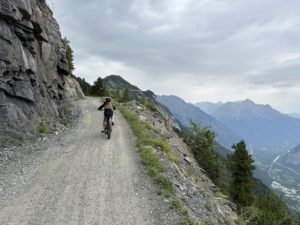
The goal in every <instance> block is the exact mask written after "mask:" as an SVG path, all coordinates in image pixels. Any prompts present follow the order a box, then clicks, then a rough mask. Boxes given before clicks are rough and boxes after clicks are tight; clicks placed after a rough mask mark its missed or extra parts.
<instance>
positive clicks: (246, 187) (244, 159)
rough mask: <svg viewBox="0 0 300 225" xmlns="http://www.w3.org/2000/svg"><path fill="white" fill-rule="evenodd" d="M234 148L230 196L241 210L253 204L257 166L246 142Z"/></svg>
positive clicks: (231, 161) (230, 158) (231, 158)
mask: <svg viewBox="0 0 300 225" xmlns="http://www.w3.org/2000/svg"><path fill="white" fill-rule="evenodd" d="M232 148H233V149H234V150H235V151H234V153H233V154H232V155H231V156H230V157H229V160H230V169H231V172H232V182H231V188H230V194H231V198H232V200H233V201H234V202H235V203H237V204H238V206H239V208H241V207H244V206H249V205H251V203H252V202H253V196H252V194H251V190H252V189H253V188H254V183H253V170H254V168H255V166H254V160H253V159H252V156H251V155H250V154H248V151H247V149H246V144H245V142H244V141H240V142H239V143H237V144H234V145H233V146H232Z"/></svg>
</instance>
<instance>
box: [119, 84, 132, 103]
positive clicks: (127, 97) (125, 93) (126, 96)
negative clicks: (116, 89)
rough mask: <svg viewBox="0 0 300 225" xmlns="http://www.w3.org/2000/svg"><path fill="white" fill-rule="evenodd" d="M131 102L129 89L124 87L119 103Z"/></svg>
mask: <svg viewBox="0 0 300 225" xmlns="http://www.w3.org/2000/svg"><path fill="white" fill-rule="evenodd" d="M131 100H132V96H131V94H130V92H129V88H128V87H126V88H125V89H124V91H123V96H122V99H121V101H122V102H129V101H131Z"/></svg>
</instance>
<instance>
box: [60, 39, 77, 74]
mask: <svg viewBox="0 0 300 225" xmlns="http://www.w3.org/2000/svg"><path fill="white" fill-rule="evenodd" d="M62 42H63V45H64V47H65V49H66V58H67V61H68V66H69V73H70V74H71V75H73V72H74V70H75V67H74V62H73V61H74V56H73V53H74V52H73V50H72V48H71V43H70V41H69V40H68V39H67V38H66V37H64V38H63V39H62Z"/></svg>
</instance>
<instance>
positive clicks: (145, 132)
mask: <svg viewBox="0 0 300 225" xmlns="http://www.w3.org/2000/svg"><path fill="white" fill-rule="evenodd" d="M119 109H120V112H121V113H122V114H123V116H124V117H125V119H126V120H127V121H128V123H129V125H130V127H131V129H132V131H133V134H134V135H135V136H136V137H137V147H138V151H139V154H140V158H141V161H142V163H143V165H144V166H145V168H146V170H147V172H148V174H149V175H150V177H152V179H153V180H154V182H155V183H156V184H157V185H158V188H159V191H158V194H160V195H163V196H164V197H166V198H170V199H172V201H171V206H170V207H171V208H176V209H178V211H179V212H180V213H181V214H182V222H181V223H180V224H181V225H198V223H197V222H195V221H194V219H192V218H191V217H190V215H189V212H188V210H187V209H186V208H185V207H184V206H183V203H182V200H181V199H179V198H177V197H176V194H175V188H174V186H173V184H172V182H171V181H170V179H169V178H168V177H166V176H164V175H163V173H164V172H166V171H167V170H166V168H165V166H164V165H163V164H162V162H161V160H160V157H159V156H158V155H157V154H156V152H155V149H157V148H158V147H159V148H160V149H161V150H162V151H163V152H165V153H166V155H167V156H168V159H169V160H170V161H171V162H174V163H175V164H177V165H178V166H179V164H180V162H179V159H178V157H177V156H176V155H175V154H174V153H173V152H172V150H171V147H170V145H169V144H168V143H167V141H166V140H165V139H163V138H161V137H158V138H153V137H152V136H153V132H154V131H155V129H154V128H153V127H152V126H151V125H150V124H149V123H144V122H141V121H140V120H139V119H138V118H137V116H136V115H135V114H134V113H132V112H131V111H129V110H128V109H127V108H125V107H124V106H121V107H119ZM150 110H151V109H150ZM151 132H152V133H151Z"/></svg>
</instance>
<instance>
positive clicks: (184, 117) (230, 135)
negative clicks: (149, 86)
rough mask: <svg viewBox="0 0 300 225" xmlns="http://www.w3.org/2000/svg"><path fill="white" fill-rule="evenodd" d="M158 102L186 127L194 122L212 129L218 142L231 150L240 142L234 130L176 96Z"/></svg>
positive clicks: (161, 97) (163, 98) (162, 97)
mask: <svg viewBox="0 0 300 225" xmlns="http://www.w3.org/2000/svg"><path fill="white" fill-rule="evenodd" d="M157 100H158V101H159V102H161V103H162V104H164V105H165V106H167V107H168V108H169V109H170V111H171V112H172V114H173V115H174V116H175V118H177V120H179V121H180V122H181V123H182V124H183V125H184V126H185V127H189V126H190V121H191V120H194V121H196V122H198V123H199V124H200V125H201V126H204V127H209V128H211V129H212V130H213V131H214V132H215V133H216V135H217V137H216V140H217V141H218V142H219V143H220V144H222V145H224V146H225V147H228V148H231V146H232V144H233V143H236V142H237V141H239V140H240V138H239V136H238V135H236V134H235V133H234V132H233V131H232V130H230V129H229V128H228V127H226V126H225V125H224V124H223V123H221V122H219V121H218V120H216V119H215V118H213V117H211V116H209V115H208V114H207V113H205V112H203V111H202V110H201V109H199V108H198V107H196V106H194V105H192V104H188V103H186V102H185V101H183V100H182V99H181V98H178V97H176V96H157Z"/></svg>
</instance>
